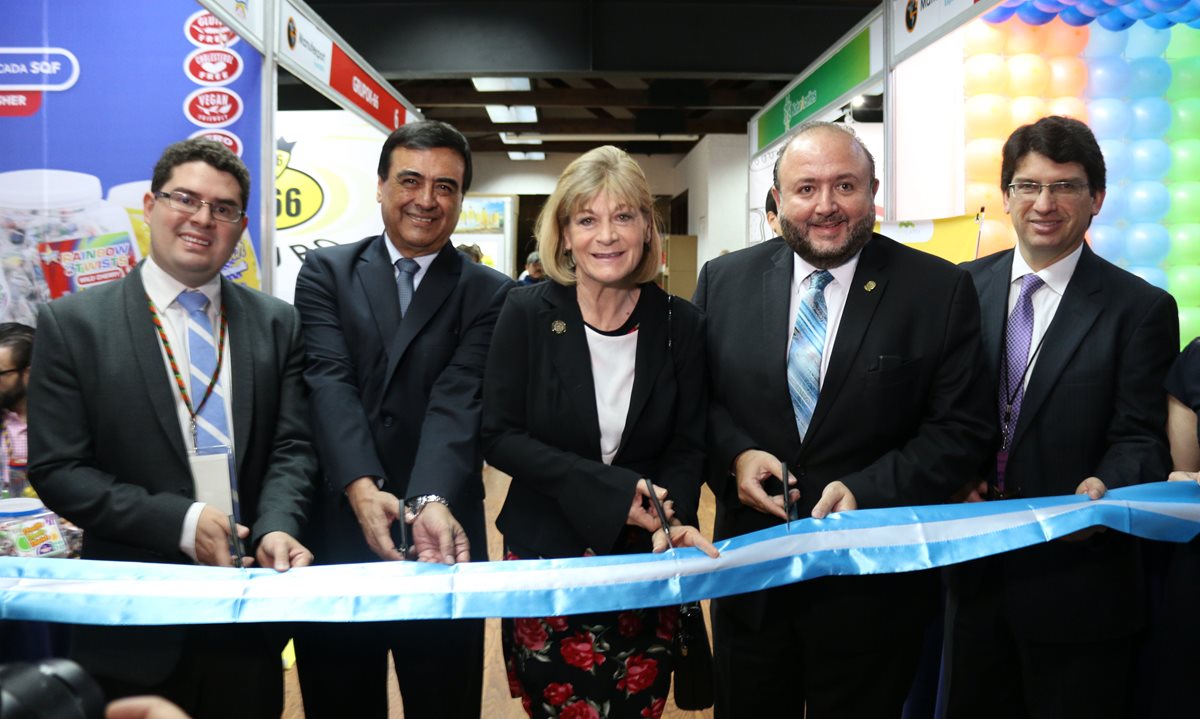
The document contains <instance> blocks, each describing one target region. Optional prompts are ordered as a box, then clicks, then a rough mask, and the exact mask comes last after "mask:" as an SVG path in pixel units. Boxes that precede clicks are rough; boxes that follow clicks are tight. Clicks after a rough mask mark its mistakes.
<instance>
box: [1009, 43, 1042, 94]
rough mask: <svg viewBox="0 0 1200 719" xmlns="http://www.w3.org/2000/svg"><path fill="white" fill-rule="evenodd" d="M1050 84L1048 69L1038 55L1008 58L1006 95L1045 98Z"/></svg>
mask: <svg viewBox="0 0 1200 719" xmlns="http://www.w3.org/2000/svg"><path fill="white" fill-rule="evenodd" d="M1049 84H1050V67H1049V66H1048V65H1047V64H1046V61H1045V60H1043V59H1042V57H1041V56H1040V55H1033V54H1028V53H1027V54H1024V55H1014V56H1013V57H1010V58H1008V94H1009V95H1010V96H1012V97H1020V96H1022V95H1036V96H1038V97H1042V96H1045V94H1046V87H1047V86H1048V85H1049Z"/></svg>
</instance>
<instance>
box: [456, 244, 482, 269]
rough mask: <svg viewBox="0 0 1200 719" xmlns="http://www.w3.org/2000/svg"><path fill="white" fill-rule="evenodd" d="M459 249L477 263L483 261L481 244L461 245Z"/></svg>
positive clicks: (467, 257) (465, 256)
mask: <svg viewBox="0 0 1200 719" xmlns="http://www.w3.org/2000/svg"><path fill="white" fill-rule="evenodd" d="M457 249H458V251H459V253H460V254H462V256H463V257H464V258H466V259H468V260H470V261H471V262H474V263H475V264H477V265H478V264H479V263H481V262H483V250H482V249H480V247H479V245H465V244H464V245H459V246H458V247H457Z"/></svg>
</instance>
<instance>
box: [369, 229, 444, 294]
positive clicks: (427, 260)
mask: <svg viewBox="0 0 1200 719" xmlns="http://www.w3.org/2000/svg"><path fill="white" fill-rule="evenodd" d="M383 244H384V245H386V246H387V251H388V257H390V258H391V260H392V279H396V280H398V279H400V270H399V269H398V268H397V267H396V263H397V262H399V261H400V259H401V258H402V257H404V255H402V254H400V250H397V249H396V246H395V245H393V244H392V241H391V240H390V239H388V236H387V230H384V232H383ZM437 256H438V253H437V252H434V253H433V254H432V255H421V256H420V257H410V258H409V259H411V260H416V261H417V265H418V266H419V267H418V269H417V271H416V272H415V273H413V296H416V294H417V288H418V287H420V286H421V280H422V279H423V278H424V277H425V271H426V270H428V269H429V266H430V265H432V264H433V261H434V260H436V259H437Z"/></svg>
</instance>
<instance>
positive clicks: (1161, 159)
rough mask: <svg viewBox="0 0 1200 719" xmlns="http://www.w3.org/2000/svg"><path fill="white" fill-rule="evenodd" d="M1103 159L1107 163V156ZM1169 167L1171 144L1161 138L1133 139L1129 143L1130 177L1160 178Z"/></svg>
mask: <svg viewBox="0 0 1200 719" xmlns="http://www.w3.org/2000/svg"><path fill="white" fill-rule="evenodd" d="M1101 149H1103V146H1101ZM1104 161H1105V164H1107V163H1108V157H1107V156H1106V157H1105V158H1104ZM1170 169H1171V146H1170V145H1168V144H1167V143H1166V142H1164V141H1163V140H1134V141H1133V142H1131V143H1129V175H1128V176H1129V178H1130V179H1132V180H1161V179H1162V178H1163V177H1165V176H1166V174H1167V171H1168V170H1170ZM1118 177H1119V175H1118Z"/></svg>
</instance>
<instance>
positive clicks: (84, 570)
mask: <svg viewBox="0 0 1200 719" xmlns="http://www.w3.org/2000/svg"><path fill="white" fill-rule="evenodd" d="M1094 525H1103V526H1106V527H1109V528H1111V529H1113V530H1117V531H1121V532H1126V533H1128V534H1134V535H1137V536H1139V537H1144V538H1147V539H1156V540H1163V541H1171V542H1185V541H1188V540H1190V539H1192V538H1193V537H1195V536H1196V534H1197V533H1198V532H1200V487H1198V486H1197V485H1196V484H1194V483H1191V482H1172V483H1166V482H1160V483H1156V484H1147V485H1141V486H1137V487H1128V488H1124V489H1118V490H1114V491H1112V492H1109V493H1108V494H1107V495H1106V496H1105V497H1104V498H1103V499H1101V500H1098V501H1094V502H1093V501H1089V500H1088V499H1087V498H1086V497H1084V496H1071V497H1046V498H1039V499H1023V500H1009V501H1005V502H986V503H976V504H954V505H940V506H931V507H903V508H896V509H874V510H861V511H855V512H843V513H839V514H835V515H831V516H830V517H828V518H826V519H823V520H813V519H806V520H802V521H798V522H793V523H792V524H791V525H790V526H783V525H780V526H779V527H775V528H772V529H767V530H763V531H761V532H755V533H753V534H748V535H745V536H741V537H735V538H733V539H730V540H727V541H724V542H721V543H719V544H718V545H717V546H718V548H719V549H720V550H721V557H720V558H719V559H710V558H708V557H706V556H704V555H702V554H701V553H700V552H699V551H698V550H694V549H685V550H679V551H672V552H669V553H666V554H654V555H652V554H638V555H623V556H615V557H588V558H577V559H553V560H531V561H512V562H479V563H473V564H458V565H455V566H452V567H446V566H441V565H434V564H418V563H415V562H390V563H374V564H348V565H341V566H329V567H310V568H304V569H297V570H292V571H289V572H286V573H283V574H277V573H276V572H274V571H272V570H269V569H252V570H238V569H222V568H214V567H193V566H181V565H167V564H138V563H131V562H98V561H78V560H66V559H17V558H0V619H36V620H48V621H56V622H74V623H87V624H120V625H135V624H144V625H150V624H205V623H226V622H281V621H337V622H365V621H379V620H396V619H433V618H439V619H443V618H464V617H522V616H550V615H562V614H576V613H581V612H594V611H603V610H612V609H620V608H628V607H653V606H666V605H671V604H679V603H681V602H684V601H693V600H697V599H708V598H712V597H721V596H727V595H730V594H739V593H742V592H748V591H753V590H757V589H766V588H768V587H777V586H781V585H784V584H791V583H793V582H800V581H804V580H806V579H813V578H815V577H823V576H828V575H853V574H882V573H890V572H907V571H914V570H918V569H928V568H932V567H942V566H946V565H949V564H954V563H957V562H962V561H966V560H970V559H976V558H979V557H985V556H989V555H993V554H999V553H1001V552H1007V551H1011V550H1014V549H1019V548H1021V547H1028V546H1031V545H1034V544H1038V543H1041V542H1045V541H1049V540H1051V539H1055V538H1058V537H1062V536H1065V535H1067V534H1070V533H1071V532H1075V531H1078V530H1080V529H1084V528H1086V527H1091V526H1094Z"/></svg>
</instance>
